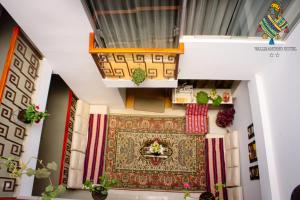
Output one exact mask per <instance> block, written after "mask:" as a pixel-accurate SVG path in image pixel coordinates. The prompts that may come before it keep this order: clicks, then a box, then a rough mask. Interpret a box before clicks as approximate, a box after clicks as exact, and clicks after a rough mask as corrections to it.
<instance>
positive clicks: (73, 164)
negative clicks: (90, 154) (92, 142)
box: [70, 151, 85, 170]
mask: <svg viewBox="0 0 300 200" xmlns="http://www.w3.org/2000/svg"><path fill="white" fill-rule="evenodd" d="M84 158H85V154H83V153H81V152H78V151H72V152H71V158H70V169H79V170H83V168H84Z"/></svg>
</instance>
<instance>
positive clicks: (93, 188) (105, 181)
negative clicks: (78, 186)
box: [83, 174, 118, 200]
mask: <svg viewBox="0 0 300 200" xmlns="http://www.w3.org/2000/svg"><path fill="white" fill-rule="evenodd" d="M99 180H100V184H93V183H92V182H91V181H90V180H87V181H85V183H84V184H83V189H84V190H89V191H90V192H91V193H92V196H93V198H94V199H101V200H104V199H106V198H107V195H108V190H109V189H111V188H112V187H113V186H115V185H117V184H118V180H117V179H112V180H109V178H108V176H107V175H106V174H104V175H103V176H100V177H99Z"/></svg>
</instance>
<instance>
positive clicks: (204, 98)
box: [196, 89, 223, 106]
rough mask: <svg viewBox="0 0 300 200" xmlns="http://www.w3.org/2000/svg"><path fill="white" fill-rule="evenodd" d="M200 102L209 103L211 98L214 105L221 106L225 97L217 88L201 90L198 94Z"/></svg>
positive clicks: (197, 98) (198, 101) (197, 97)
mask: <svg viewBox="0 0 300 200" xmlns="http://www.w3.org/2000/svg"><path fill="white" fill-rule="evenodd" d="M196 100H197V103H198V104H207V103H208V101H209V100H211V101H212V105H214V106H219V105H221V103H222V101H223V99H222V97H221V96H220V95H218V94H217V91H216V89H212V90H211V91H210V92H209V93H206V92H204V91H199V92H198V93H197V96H196Z"/></svg>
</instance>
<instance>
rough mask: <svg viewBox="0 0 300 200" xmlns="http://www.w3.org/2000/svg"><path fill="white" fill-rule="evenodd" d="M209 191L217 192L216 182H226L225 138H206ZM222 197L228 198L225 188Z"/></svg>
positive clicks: (221, 193)
mask: <svg viewBox="0 0 300 200" xmlns="http://www.w3.org/2000/svg"><path fill="white" fill-rule="evenodd" d="M205 158H206V182H207V191H209V192H211V193H213V194H216V184H225V183H226V172H225V161H224V143H223V138H208V139H205ZM220 197H222V198H223V199H224V200H227V191H226V189H223V190H222V192H220Z"/></svg>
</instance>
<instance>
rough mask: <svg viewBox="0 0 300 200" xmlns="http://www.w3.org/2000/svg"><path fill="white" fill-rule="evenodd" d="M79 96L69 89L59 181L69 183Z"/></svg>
mask: <svg viewBox="0 0 300 200" xmlns="http://www.w3.org/2000/svg"><path fill="white" fill-rule="evenodd" d="M77 100H78V98H77V97H76V96H75V95H74V94H73V92H72V91H71V90H70V91H69V103H68V110H67V116H66V127H65V135H64V144H63V150H62V158H61V163H60V174H59V183H60V184H62V183H63V184H67V182H68V175H69V167H70V157H71V144H72V135H73V126H74V120H75V112H76V102H77Z"/></svg>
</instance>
